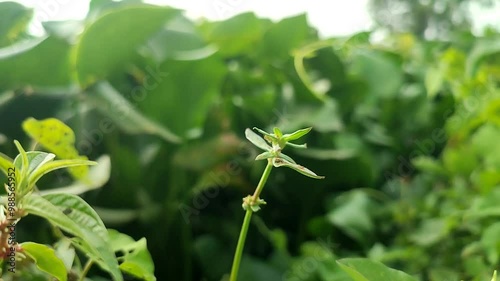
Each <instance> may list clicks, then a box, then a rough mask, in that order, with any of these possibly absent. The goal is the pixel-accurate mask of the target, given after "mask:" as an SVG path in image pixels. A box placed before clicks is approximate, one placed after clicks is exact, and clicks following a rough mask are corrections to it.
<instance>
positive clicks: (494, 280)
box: [491, 270, 497, 281]
mask: <svg viewBox="0 0 500 281" xmlns="http://www.w3.org/2000/svg"><path fill="white" fill-rule="evenodd" d="M491 281H497V271H496V270H495V271H493V277H492V278H491Z"/></svg>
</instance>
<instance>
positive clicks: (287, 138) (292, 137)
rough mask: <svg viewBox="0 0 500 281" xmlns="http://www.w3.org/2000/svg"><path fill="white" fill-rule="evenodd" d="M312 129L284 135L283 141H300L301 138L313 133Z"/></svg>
mask: <svg viewBox="0 0 500 281" xmlns="http://www.w3.org/2000/svg"><path fill="white" fill-rule="evenodd" d="M311 129H312V127H309V128H305V129H301V130H297V131H295V132H293V133H291V134H284V135H283V139H284V140H285V141H293V140H296V139H299V138H301V137H303V136H305V135H307V133H309V132H310V131H311Z"/></svg>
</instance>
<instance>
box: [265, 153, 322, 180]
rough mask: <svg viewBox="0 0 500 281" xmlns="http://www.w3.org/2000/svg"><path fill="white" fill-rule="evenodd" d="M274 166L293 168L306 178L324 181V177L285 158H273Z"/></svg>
mask: <svg viewBox="0 0 500 281" xmlns="http://www.w3.org/2000/svg"><path fill="white" fill-rule="evenodd" d="M273 166H274V167H288V168H291V169H293V170H295V171H297V172H299V173H301V174H303V175H305V176H308V177H310V178H313V179H324V178H325V177H324V176H318V175H316V174H315V173H314V172H313V171H311V170H309V169H307V168H306V167H304V166H301V165H299V164H296V163H292V162H289V161H287V160H285V159H283V158H273Z"/></svg>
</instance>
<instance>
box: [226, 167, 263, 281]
mask: <svg viewBox="0 0 500 281" xmlns="http://www.w3.org/2000/svg"><path fill="white" fill-rule="evenodd" d="M272 168H273V163H272V162H271V160H268V162H267V166H266V169H265V170H264V173H263V174H262V177H261V178H260V181H259V184H258V185H257V188H256V189H255V192H254V194H253V196H252V201H253V202H257V199H258V198H259V195H260V193H261V192H262V189H263V188H264V185H265V184H266V181H267V178H268V177H269V174H271V169H272ZM252 213H253V211H252V209H251V208H248V209H247V211H246V213H245V218H244V219H243V225H242V226H241V231H240V237H239V238H238V245H236V252H235V253H234V259H233V266H232V268H231V277H230V278H229V280H230V281H236V280H237V278H238V270H239V269H240V262H241V256H242V255H243V248H244V247H245V240H246V238H247V233H248V227H249V226H250V221H251V219H252Z"/></svg>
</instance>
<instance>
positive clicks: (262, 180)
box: [252, 159, 273, 203]
mask: <svg viewBox="0 0 500 281" xmlns="http://www.w3.org/2000/svg"><path fill="white" fill-rule="evenodd" d="M272 168H273V163H272V160H271V159H267V166H266V169H265V170H264V173H262V177H261V178H260V181H259V184H258V185H257V188H256V189H255V192H254V193H253V196H252V197H253V198H252V201H253V202H254V203H255V202H257V200H258V199H259V195H260V193H261V192H262V189H263V188H264V185H265V184H266V182H267V178H268V177H269V174H271V170H272Z"/></svg>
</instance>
